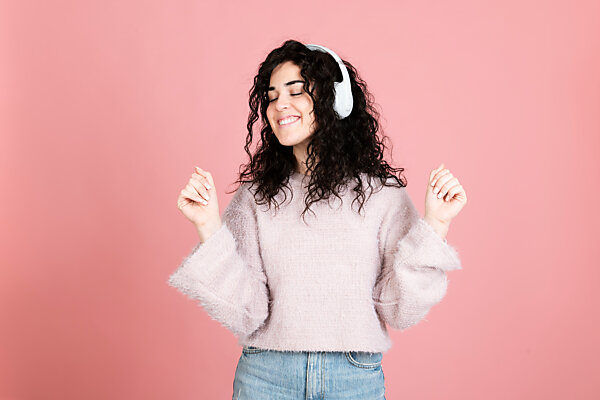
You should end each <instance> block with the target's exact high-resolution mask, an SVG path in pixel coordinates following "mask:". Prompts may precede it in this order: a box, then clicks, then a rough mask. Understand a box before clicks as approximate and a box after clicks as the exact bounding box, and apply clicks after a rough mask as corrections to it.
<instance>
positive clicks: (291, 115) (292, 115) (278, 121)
mask: <svg viewBox="0 0 600 400" xmlns="http://www.w3.org/2000/svg"><path fill="white" fill-rule="evenodd" d="M289 117H298V119H297V120H296V121H294V122H291V123H289V124H286V125H291V124H293V123H296V122H298V121H300V116H299V115H294V114H290V115H286V116H285V117H282V118H279V119H278V120H277V124H278V125H279V123H280V122H281V121H283V120H284V119H286V118H289ZM286 125H283V126H286ZM279 126H281V125H279Z"/></svg>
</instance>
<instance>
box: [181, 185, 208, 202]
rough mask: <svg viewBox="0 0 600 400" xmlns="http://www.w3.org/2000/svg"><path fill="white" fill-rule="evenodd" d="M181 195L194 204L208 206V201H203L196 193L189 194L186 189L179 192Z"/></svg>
mask: <svg viewBox="0 0 600 400" xmlns="http://www.w3.org/2000/svg"><path fill="white" fill-rule="evenodd" d="M181 195H182V196H183V197H185V198H187V199H190V200H192V201H194V202H198V203H202V204H204V205H207V204H208V201H206V200H204V199H203V198H202V197H200V196H199V195H198V193H194V192H191V191H190V190H188V189H183V190H182V191H181Z"/></svg>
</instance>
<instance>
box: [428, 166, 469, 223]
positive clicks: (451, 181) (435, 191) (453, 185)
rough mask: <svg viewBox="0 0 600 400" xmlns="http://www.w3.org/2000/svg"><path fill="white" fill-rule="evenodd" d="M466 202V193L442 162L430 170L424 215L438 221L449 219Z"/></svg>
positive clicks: (447, 221) (443, 221) (445, 221)
mask: <svg viewBox="0 0 600 400" xmlns="http://www.w3.org/2000/svg"><path fill="white" fill-rule="evenodd" d="M465 204H467V194H466V193H465V190H464V188H463V187H462V185H461V184H460V183H459V182H458V178H456V177H455V176H454V175H452V173H451V172H450V171H449V170H448V169H447V168H444V163H442V164H440V166H439V167H437V168H436V169H434V170H432V171H431V174H430V175H429V183H428V185H427V192H426V194H425V216H426V217H428V218H431V219H433V220H436V221H439V222H440V223H444V224H450V221H452V219H453V218H454V217H456V215H458V213H459V212H460V210H461V209H462V208H463V207H464V206H465Z"/></svg>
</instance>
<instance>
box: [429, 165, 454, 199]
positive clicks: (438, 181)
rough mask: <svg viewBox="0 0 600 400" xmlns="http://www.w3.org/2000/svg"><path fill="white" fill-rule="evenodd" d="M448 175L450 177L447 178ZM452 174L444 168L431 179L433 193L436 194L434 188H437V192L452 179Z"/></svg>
mask: <svg viewBox="0 0 600 400" xmlns="http://www.w3.org/2000/svg"><path fill="white" fill-rule="evenodd" d="M448 175H450V177H449V178H448ZM452 176H453V175H452V174H451V173H450V171H448V169H447V168H444V169H443V170H441V171H439V172H438V173H437V174H436V175H435V177H434V178H433V182H432V185H431V186H434V193H437V191H436V190H435V188H436V187H437V189H438V190H439V189H440V188H441V186H442V185H443V184H444V183H445V182H446V181H447V180H448V179H451V178H452Z"/></svg>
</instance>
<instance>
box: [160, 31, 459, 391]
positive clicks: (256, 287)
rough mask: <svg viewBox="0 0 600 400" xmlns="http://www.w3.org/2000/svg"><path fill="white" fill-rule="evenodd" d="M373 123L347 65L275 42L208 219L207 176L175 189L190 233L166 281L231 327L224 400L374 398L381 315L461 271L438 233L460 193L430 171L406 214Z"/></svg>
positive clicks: (395, 319)
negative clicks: (233, 164)
mask: <svg viewBox="0 0 600 400" xmlns="http://www.w3.org/2000/svg"><path fill="white" fill-rule="evenodd" d="M259 117H260V118H261V122H262V127H261V132H260V133H261V137H260V141H259V143H258V146H257V148H256V151H255V152H254V154H252V153H251V152H250V150H249V146H250V144H251V143H252V139H253V129H252V128H253V125H254V123H255V122H256V121H257V120H258V118H259ZM378 117H379V116H378V114H377V112H376V111H375V109H374V106H373V103H372V99H371V95H370V93H369V92H368V90H367V87H366V84H365V83H364V81H362V80H361V79H360V77H359V75H358V73H357V71H356V69H355V68H354V67H353V66H352V65H351V64H350V63H349V62H347V61H342V60H341V59H339V57H338V56H337V55H336V54H335V53H334V52H333V51H331V50H329V49H327V48H325V47H322V46H318V45H304V44H302V43H300V42H298V41H295V40H288V41H286V42H285V43H284V44H283V45H282V46H281V47H279V48H277V49H275V50H273V51H272V52H271V53H270V54H269V55H268V56H267V58H266V60H265V61H264V62H263V63H262V64H261V65H260V67H259V71H258V74H257V76H256V77H255V79H254V85H253V87H252V90H251V92H250V115H249V118H248V136H247V139H246V146H245V149H246V152H247V153H248V156H249V158H250V161H249V163H248V164H246V165H245V166H244V167H245V169H244V170H243V171H242V172H241V173H240V179H239V180H238V181H237V182H238V183H240V186H239V187H238V189H237V190H236V192H235V194H234V196H233V198H232V200H231V202H230V203H229V205H228V206H227V208H226V209H225V211H224V212H223V218H222V219H221V217H220V216H219V209H218V201H217V191H216V187H215V183H214V181H213V178H212V175H211V174H210V172H208V171H206V170H203V169H201V168H198V167H196V170H195V172H194V173H193V174H192V176H191V178H190V180H189V182H188V184H187V185H186V187H185V188H184V189H183V190H182V191H181V193H180V195H179V198H178V199H177V206H178V208H179V209H180V210H181V212H182V213H183V214H184V215H185V216H186V217H187V218H188V219H189V220H190V221H191V222H192V223H193V224H194V225H195V227H196V229H197V232H198V234H199V236H200V243H198V245H197V246H196V247H195V248H194V249H193V250H192V252H191V253H190V254H189V255H188V256H187V257H186V258H185V259H184V261H183V263H182V264H181V266H180V267H179V268H178V269H177V271H176V272H175V273H173V275H171V277H170V278H169V284H170V285H171V286H173V287H175V288H177V289H179V290H180V291H181V292H182V293H184V294H186V295H187V296H189V297H190V298H192V299H195V300H197V301H199V302H200V304H201V305H202V306H203V307H204V308H205V309H206V311H207V312H208V314H209V315H210V316H211V317H212V318H213V319H215V320H217V321H219V322H220V323H221V324H223V326H225V327H226V328H228V329H229V330H230V331H231V332H233V333H234V334H235V335H236V336H237V337H238V339H239V344H240V345H242V346H243V348H242V354H241V356H240V359H239V361H238V365H237V368H236V373H235V378H234V382H233V389H234V391H233V398H234V399H254V400H259V399H306V398H315V399H316V398H319V399H361V400H365V399H367V400H369V399H385V395H384V393H385V387H384V375H383V370H382V367H381V361H382V355H383V352H385V351H387V350H388V349H389V348H390V347H391V341H390V338H389V335H388V331H387V327H386V324H387V325H389V326H390V327H392V328H394V329H400V330H404V329H407V328H408V327H410V326H412V325H414V324H416V323H417V322H419V321H420V320H422V319H423V318H424V317H425V315H426V314H427V313H428V312H429V310H430V309H431V307H433V306H434V305H435V304H437V303H438V302H439V301H441V299H442V298H443V297H444V295H445V293H446V289H447V285H448V281H447V277H446V272H447V271H450V270H455V269H461V264H460V259H459V257H458V254H457V252H456V250H455V249H454V248H453V247H451V246H450V245H449V244H448V243H447V241H446V240H445V236H446V234H447V232H448V227H449V224H450V221H451V220H452V219H453V218H454V217H455V216H456V215H457V214H458V212H459V211H460V210H461V209H462V207H463V206H464V205H465V204H466V201H467V198H466V194H465V191H464V190H463V188H462V186H461V185H460V184H459V182H458V180H457V179H456V177H454V176H453V175H452V174H451V173H450V172H449V171H448V170H447V169H445V168H444V166H443V164H442V165H440V166H439V167H438V168H436V169H434V170H432V171H431V174H430V176H429V182H428V186H427V194H426V200H425V216H424V217H423V218H421V217H420V215H419V213H418V211H417V210H416V208H415V207H414V205H413V203H412V201H411V199H410V198H409V197H408V195H407V193H406V190H405V187H406V183H405V182H404V181H402V180H400V179H399V178H398V177H396V176H395V174H394V172H396V171H400V172H402V171H403V169H402V168H400V169H394V168H391V167H390V166H389V165H388V164H387V163H386V162H385V161H384V160H383V151H384V149H385V147H384V145H383V142H382V141H381V140H379V138H378V137H377V133H378V131H379V124H378ZM383 137H385V136H383ZM245 178H248V179H245ZM350 189H352V191H350ZM287 192H289V194H290V197H289V198H288V196H287ZM365 195H367V196H365ZM355 203H358V204H359V207H358V210H354V207H353V206H354V204H355ZM272 206H274V207H272ZM308 210H310V211H311V215H310V216H308V218H307V214H306V211H308ZM361 211H362V212H361Z"/></svg>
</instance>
